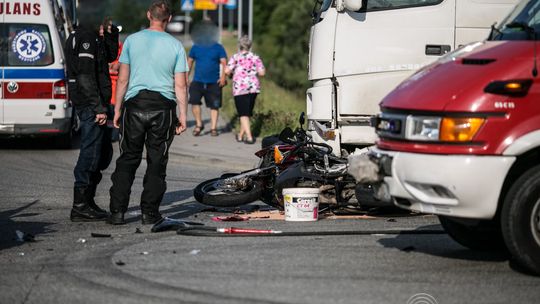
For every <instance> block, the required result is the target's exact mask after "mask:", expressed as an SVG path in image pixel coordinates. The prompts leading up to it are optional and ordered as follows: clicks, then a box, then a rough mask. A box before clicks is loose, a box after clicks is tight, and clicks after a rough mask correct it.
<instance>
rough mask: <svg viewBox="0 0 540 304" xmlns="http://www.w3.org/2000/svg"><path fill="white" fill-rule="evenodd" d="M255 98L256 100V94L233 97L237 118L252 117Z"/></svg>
mask: <svg viewBox="0 0 540 304" xmlns="http://www.w3.org/2000/svg"><path fill="white" fill-rule="evenodd" d="M255 98H257V93H252V94H245V95H238V96H234V104H235V105H236V111H237V112H238V116H253V108H254V107H255Z"/></svg>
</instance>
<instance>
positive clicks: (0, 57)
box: [0, 23, 7, 77]
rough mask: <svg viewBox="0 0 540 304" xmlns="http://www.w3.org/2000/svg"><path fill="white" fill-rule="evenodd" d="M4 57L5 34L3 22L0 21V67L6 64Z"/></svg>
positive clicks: (5, 54) (5, 51)
mask: <svg viewBox="0 0 540 304" xmlns="http://www.w3.org/2000/svg"><path fill="white" fill-rule="evenodd" d="M6 57H7V35H6V32H5V28H4V24H2V23H0V67H2V66H5V65H6V60H5V58H6ZM0 77H1V76H0Z"/></svg>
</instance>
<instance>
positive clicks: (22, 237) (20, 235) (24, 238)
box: [15, 230, 36, 243]
mask: <svg viewBox="0 0 540 304" xmlns="http://www.w3.org/2000/svg"><path fill="white" fill-rule="evenodd" d="M15 234H16V235H17V239H16V240H17V242H21V243H22V242H35V241H36V240H35V237H34V235H32V234H30V233H26V232H22V231H20V230H16V231H15Z"/></svg>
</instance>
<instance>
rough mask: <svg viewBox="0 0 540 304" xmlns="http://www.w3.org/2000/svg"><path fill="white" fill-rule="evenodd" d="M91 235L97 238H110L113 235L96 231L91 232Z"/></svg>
mask: <svg viewBox="0 0 540 304" xmlns="http://www.w3.org/2000/svg"><path fill="white" fill-rule="evenodd" d="M90 235H91V236H92V237H95V238H110V237H111V235H110V234H108V233H95V232H92V233H90Z"/></svg>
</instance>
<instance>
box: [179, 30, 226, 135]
mask: <svg viewBox="0 0 540 304" xmlns="http://www.w3.org/2000/svg"><path fill="white" fill-rule="evenodd" d="M195 42H196V41H195ZM193 64H195V75H194V77H193V81H192V82H191V84H190V86H189V101H188V103H189V104H190V105H191V110H192V112H193V116H194V117H195V123H196V124H195V128H194V129H193V136H199V135H201V132H202V131H203V130H204V123H203V121H202V118H201V105H202V102H201V99H202V98H204V101H205V104H206V107H207V108H209V109H210V123H211V129H210V134H211V135H212V136H217V135H218V131H217V121H218V117H219V108H221V89H222V88H223V87H224V86H225V84H226V83H227V82H226V80H225V73H224V71H225V65H226V64H227V53H226V52H225V49H224V48H223V46H222V45H221V44H219V43H217V42H214V41H212V42H210V43H201V44H197V43H195V44H194V45H193V47H192V48H191V50H190V52H189V55H188V66H189V71H190V72H191V70H192V67H193Z"/></svg>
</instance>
